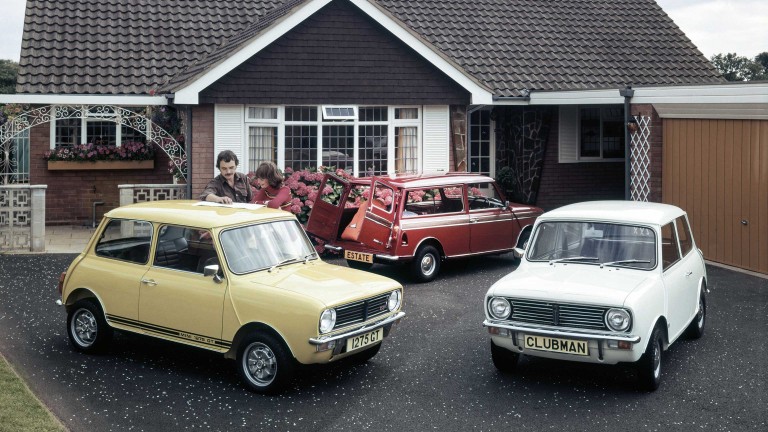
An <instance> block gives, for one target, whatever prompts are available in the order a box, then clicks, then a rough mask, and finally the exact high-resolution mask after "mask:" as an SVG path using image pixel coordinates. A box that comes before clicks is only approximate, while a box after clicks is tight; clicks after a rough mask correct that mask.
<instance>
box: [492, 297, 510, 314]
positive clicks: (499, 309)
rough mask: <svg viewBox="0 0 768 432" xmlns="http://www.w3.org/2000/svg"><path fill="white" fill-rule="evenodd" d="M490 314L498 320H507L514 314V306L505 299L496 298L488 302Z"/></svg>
mask: <svg viewBox="0 0 768 432" xmlns="http://www.w3.org/2000/svg"><path fill="white" fill-rule="evenodd" d="M488 312H490V314H491V316H492V317H494V318H496V319H507V317H509V315H510V314H511V313H512V305H510V304H509V302H508V301H507V299H505V298H502V297H494V298H492V299H491V301H490V302H488Z"/></svg>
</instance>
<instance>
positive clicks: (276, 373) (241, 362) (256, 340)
mask: <svg viewBox="0 0 768 432" xmlns="http://www.w3.org/2000/svg"><path fill="white" fill-rule="evenodd" d="M237 365H238V366H237V369H238V371H239V372H240V376H241V377H242V378H243V381H244V382H245V384H246V385H247V386H248V388H249V389H250V390H253V391H255V392H257V393H265V394H274V393H278V392H279V391H281V390H282V389H283V388H285V386H286V385H287V384H288V383H289V382H290V380H291V378H292V377H293V372H294V369H295V366H296V365H295V360H294V359H293V357H292V356H291V355H290V352H289V351H288V348H287V347H286V346H285V345H284V344H283V343H282V341H279V340H278V339H277V338H275V337H273V336H272V335H269V334H258V335H254V336H251V337H249V338H247V339H246V340H245V341H243V343H242V344H241V345H240V349H239V350H238V353H237Z"/></svg>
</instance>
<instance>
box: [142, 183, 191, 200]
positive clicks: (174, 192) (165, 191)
mask: <svg viewBox="0 0 768 432" xmlns="http://www.w3.org/2000/svg"><path fill="white" fill-rule="evenodd" d="M186 190H187V186H186V185H141V186H137V187H134V189H133V202H134V203H141V202H150V201H166V200H177V199H185V198H186Z"/></svg>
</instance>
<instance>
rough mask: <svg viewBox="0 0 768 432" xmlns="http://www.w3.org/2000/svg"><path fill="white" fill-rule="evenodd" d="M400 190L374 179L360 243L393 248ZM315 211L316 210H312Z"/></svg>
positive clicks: (375, 247) (380, 247) (373, 246)
mask: <svg viewBox="0 0 768 432" xmlns="http://www.w3.org/2000/svg"><path fill="white" fill-rule="evenodd" d="M399 201H400V190H399V189H396V188H393V187H392V186H391V185H389V184H387V183H384V182H382V181H378V180H376V179H375V178H374V179H373V184H372V187H371V202H370V203H369V204H368V209H367V210H366V212H365V220H364V221H363V228H362V229H361V230H360V235H359V236H358V241H359V242H360V243H363V244H364V245H366V246H368V247H371V248H374V249H388V248H390V247H391V240H392V227H393V226H394V221H395V216H396V215H397V212H398V211H399V207H398V204H399ZM312 211H314V209H313V210H312Z"/></svg>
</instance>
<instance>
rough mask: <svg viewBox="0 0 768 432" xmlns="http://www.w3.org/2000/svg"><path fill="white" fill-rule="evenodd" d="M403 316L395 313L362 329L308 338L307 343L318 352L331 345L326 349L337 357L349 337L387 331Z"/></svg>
mask: <svg viewBox="0 0 768 432" xmlns="http://www.w3.org/2000/svg"><path fill="white" fill-rule="evenodd" d="M404 316H405V312H403V311H400V312H398V313H396V314H394V315H391V316H389V317H387V318H384V319H383V320H381V321H375V322H372V323H370V324H367V325H364V326H362V327H359V328H357V329H355V330H350V331H348V332H344V333H337V334H334V335H329V336H320V337H317V338H314V337H313V338H309V343H310V344H312V345H314V346H315V347H317V349H318V351H320V350H321V347H328V346H331V345H332V346H333V347H332V348H328V349H333V350H334V355H337V354H339V352H337V350H341V349H342V347H344V345H345V344H344V342H345V341H346V340H347V339H349V338H351V337H354V336H357V335H361V334H363V333H368V332H371V331H374V330H376V329H378V328H380V327H386V329H387V330H388V329H389V328H391V327H392V325H393V324H395V323H397V322H398V321H400V319H401V318H403V317H404ZM385 333H389V332H388V331H387V332H385ZM386 336H387V334H385V337H386Z"/></svg>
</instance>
